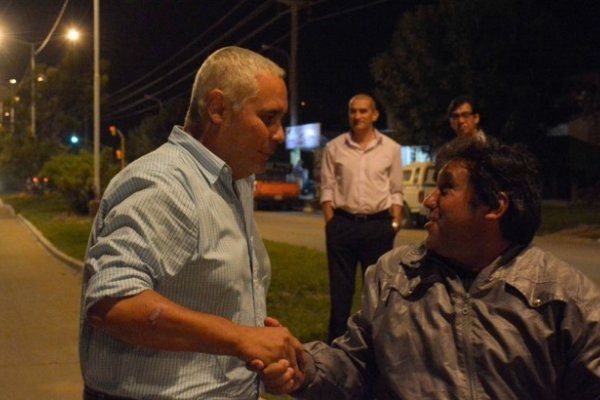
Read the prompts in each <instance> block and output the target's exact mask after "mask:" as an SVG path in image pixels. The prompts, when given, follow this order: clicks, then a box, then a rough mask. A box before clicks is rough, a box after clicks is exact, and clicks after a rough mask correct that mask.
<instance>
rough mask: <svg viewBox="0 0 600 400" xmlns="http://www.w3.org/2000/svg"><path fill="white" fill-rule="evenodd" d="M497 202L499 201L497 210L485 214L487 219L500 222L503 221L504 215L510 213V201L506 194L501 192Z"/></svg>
mask: <svg viewBox="0 0 600 400" xmlns="http://www.w3.org/2000/svg"><path fill="white" fill-rule="evenodd" d="M496 200H497V201H498V207H496V208H495V209H490V210H489V211H488V212H487V213H486V214H485V219H487V220H490V221H499V220H501V219H502V217H503V216H504V214H506V211H508V203H509V202H510V199H509V198H508V196H507V195H506V193H504V192H500V193H499V194H498V198H497V199H496Z"/></svg>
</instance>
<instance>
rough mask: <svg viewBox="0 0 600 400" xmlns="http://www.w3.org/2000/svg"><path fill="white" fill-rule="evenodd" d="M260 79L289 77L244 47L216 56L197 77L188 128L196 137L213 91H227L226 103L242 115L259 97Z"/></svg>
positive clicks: (225, 94)
mask: <svg viewBox="0 0 600 400" xmlns="http://www.w3.org/2000/svg"><path fill="white" fill-rule="evenodd" d="M260 75H274V76H278V77H280V78H282V79H283V78H284V77H285V71H284V70H283V69H282V68H281V67H279V66H278V65H277V64H275V63H274V62H273V61H271V60H269V59H268V58H266V57H264V56H262V55H260V54H258V53H255V52H253V51H251V50H247V49H243V48H241V47H236V46H230V47H223V48H222V49H219V50H217V51H215V52H214V53H212V54H211V55H210V56H208V58H207V59H206V60H205V61H204V63H202V66H200V69H198V72H197V73H196V79H195V81H194V86H193V87H192V96H191V101H190V106H189V108H188V112H187V115H186V117H185V126H186V127H188V130H189V131H194V132H193V133H194V135H197V134H198V133H199V132H197V131H198V130H197V129H195V128H197V127H199V126H201V122H202V119H203V118H204V117H205V116H206V98H207V95H208V93H209V92H210V91H211V90H213V89H219V90H221V91H223V94H224V98H225V101H227V102H229V104H230V105H231V106H232V107H233V110H234V112H238V111H239V110H240V109H241V108H242V106H243V105H244V103H245V102H246V101H247V100H248V99H250V98H252V97H254V96H256V95H257V94H258V83H257V80H256V78H257V77H258V76H260ZM192 127H194V128H192Z"/></svg>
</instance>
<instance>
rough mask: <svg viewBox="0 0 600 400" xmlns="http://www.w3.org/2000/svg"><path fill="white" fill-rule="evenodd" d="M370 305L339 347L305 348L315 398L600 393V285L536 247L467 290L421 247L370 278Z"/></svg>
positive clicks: (389, 257) (507, 257) (397, 253)
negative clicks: (599, 286)
mask: <svg viewBox="0 0 600 400" xmlns="http://www.w3.org/2000/svg"><path fill="white" fill-rule="evenodd" d="M364 285H365V289H364V293H363V309H362V311H360V312H358V313H357V314H355V315H353V316H352V317H351V318H350V320H349V325H348V331H347V332H346V334H345V335H344V336H342V337H340V338H338V339H337V340H336V341H335V342H334V344H333V347H329V346H327V345H326V344H324V343H322V342H313V343H309V344H307V345H306V350H307V355H308V370H307V381H308V382H309V385H308V387H306V388H305V389H304V390H303V391H302V392H300V393H296V396H297V397H300V398H308V399H336V400H337V399H380V400H381V399H520V400H522V399H536V400H540V399H600V290H599V288H598V287H597V286H595V284H594V283H593V282H591V281H590V280H589V279H588V278H586V277H585V276H583V275H582V274H581V273H580V272H578V271H577V270H575V269H574V268H572V267H571V266H569V265H567V264H566V263H564V262H563V261H561V260H559V259H557V258H556V257H554V256H553V255H551V254H549V253H546V252H544V251H542V250H540V249H538V248H535V247H533V246H530V247H527V248H525V249H523V248H513V249H511V250H509V251H508V252H507V253H506V254H504V255H503V256H502V257H500V258H498V259H497V260H496V261H494V262H493V263H492V264H490V265H489V266H488V267H486V268H485V269H484V270H482V271H481V272H480V273H479V274H478V275H477V277H476V279H475V281H474V282H473V284H472V285H471V286H470V289H469V290H468V291H466V290H465V287H464V285H463V283H462V281H461V280H460V278H459V277H457V275H456V273H455V272H454V270H453V269H452V268H450V267H449V266H448V265H446V264H445V263H444V262H443V261H442V260H440V259H439V258H437V257H435V255H432V254H429V253H427V252H426V251H425V249H424V248H423V247H414V246H404V247H399V248H396V249H394V250H392V251H391V252H389V253H387V254H386V255H384V256H383V257H382V258H381V259H380V260H379V262H378V263H377V265H375V266H372V267H370V268H369V269H368V271H367V273H366V277H365V283H364Z"/></svg>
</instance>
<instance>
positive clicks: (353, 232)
mask: <svg viewBox="0 0 600 400" xmlns="http://www.w3.org/2000/svg"><path fill="white" fill-rule="evenodd" d="M395 235H396V232H395V231H394V229H393V228H392V225H391V216H390V214H389V213H387V212H384V213H378V214H377V215H375V216H372V217H368V219H366V218H361V217H356V216H353V215H352V214H348V213H344V212H340V211H337V210H336V212H335V214H334V216H333V218H332V219H331V220H330V221H329V222H328V223H327V225H326V226H325V236H326V241H327V262H328V264H329V293H330V297H331V308H330V317H329V335H328V339H327V340H328V342H329V343H331V341H332V340H333V339H335V338H336V337H338V336H340V335H342V334H343V333H344V332H345V331H346V322H347V320H348V317H349V316H350V311H351V309H352V299H353V297H354V289H355V280H356V266H357V264H358V263H360V266H361V269H362V273H363V275H364V273H365V270H366V269H367V267H368V266H370V265H372V264H375V262H377V260H378V259H379V257H381V256H382V255H383V254H384V253H386V252H388V251H389V250H391V249H392V247H393V245H394V237H395Z"/></svg>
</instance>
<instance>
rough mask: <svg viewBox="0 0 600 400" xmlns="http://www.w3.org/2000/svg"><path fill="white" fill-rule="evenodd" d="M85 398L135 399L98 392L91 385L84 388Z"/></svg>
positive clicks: (85, 399)
mask: <svg viewBox="0 0 600 400" xmlns="http://www.w3.org/2000/svg"><path fill="white" fill-rule="evenodd" d="M83 400H134V399H128V398H125V397H118V396H111V395H109V394H106V393H102V392H98V391H96V390H94V389H91V388H89V387H87V386H86V387H84V388H83Z"/></svg>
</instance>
